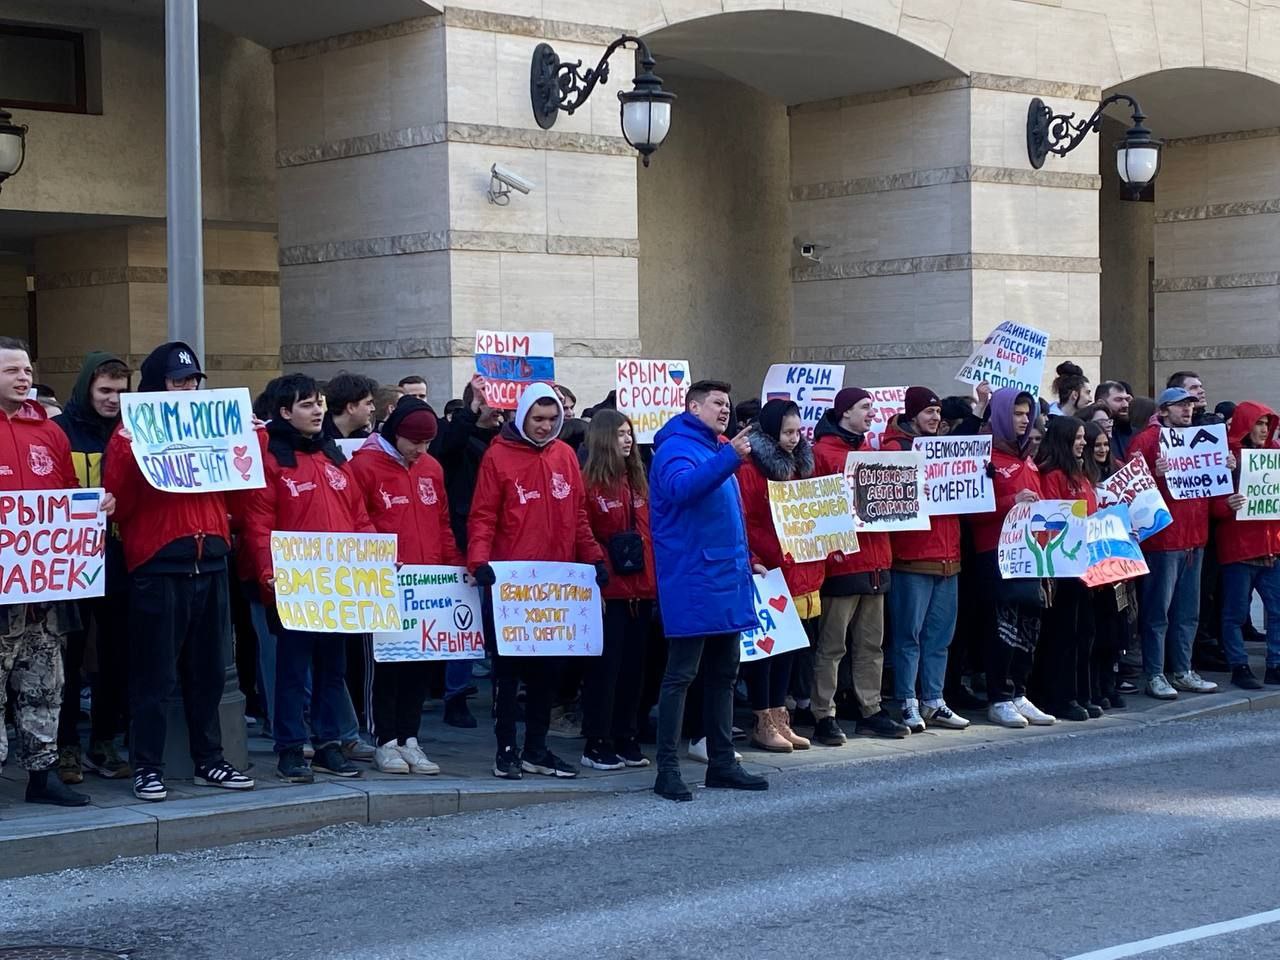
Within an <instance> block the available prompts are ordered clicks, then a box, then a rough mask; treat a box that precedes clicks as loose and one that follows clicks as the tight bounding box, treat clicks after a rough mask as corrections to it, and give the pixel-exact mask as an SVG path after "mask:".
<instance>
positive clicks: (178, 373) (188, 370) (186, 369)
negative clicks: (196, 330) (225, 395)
mask: <svg viewBox="0 0 1280 960" xmlns="http://www.w3.org/2000/svg"><path fill="white" fill-rule="evenodd" d="M164 375H165V376H166V377H167V378H168V379H170V380H186V379H188V378H189V377H200V378H201V379H202V380H203V379H206V377H205V373H204V371H203V370H201V369H200V360H199V358H198V357H197V356H196V355H195V352H194V351H192V350H191V348H190V347H188V346H187V345H186V344H181V343H180V344H176V345H175V346H174V347H173V348H172V349H170V351H169V356H168V357H166V358H165V361H164Z"/></svg>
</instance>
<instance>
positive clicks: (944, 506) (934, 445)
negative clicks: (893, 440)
mask: <svg viewBox="0 0 1280 960" xmlns="http://www.w3.org/2000/svg"><path fill="white" fill-rule="evenodd" d="M911 449H913V450H914V451H915V452H916V453H918V454H919V455H920V459H921V460H922V461H923V463H924V500H925V511H926V512H927V513H928V514H929V516H931V517H942V516H949V515H953V514H958V513H990V512H991V511H993V510H995V508H996V492H995V487H994V486H992V483H991V478H990V477H988V476H987V464H988V463H990V462H991V438H990V437H916V439H915V440H914V441H913V442H912V444H911Z"/></svg>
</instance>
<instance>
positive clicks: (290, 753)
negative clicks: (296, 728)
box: [276, 747, 316, 783]
mask: <svg viewBox="0 0 1280 960" xmlns="http://www.w3.org/2000/svg"><path fill="white" fill-rule="evenodd" d="M276 774H277V776H279V777H280V779H281V780H283V781H284V782H285V783H315V782H316V775H315V774H314V773H312V772H311V768H310V767H309V766H307V758H306V756H304V755H303V753H302V748H301V747H290V748H289V749H287V750H281V751H280V760H279V762H278V763H277V764H276Z"/></svg>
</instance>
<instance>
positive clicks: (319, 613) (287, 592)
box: [271, 530, 403, 633]
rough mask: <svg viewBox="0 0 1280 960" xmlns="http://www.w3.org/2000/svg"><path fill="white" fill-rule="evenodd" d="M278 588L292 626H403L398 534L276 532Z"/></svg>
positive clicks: (340, 629) (327, 629)
mask: <svg viewBox="0 0 1280 960" xmlns="http://www.w3.org/2000/svg"><path fill="white" fill-rule="evenodd" d="M271 565H272V571H273V577H272V588H273V589H274V591H275V596H276V614H277V615H278V616H279V617H280V623H281V625H282V626H283V627H284V628H285V629H286V630H300V631H303V632H307V633H380V632H387V631H392V630H399V629H401V625H402V622H403V621H402V619H401V616H400V609H399V603H398V600H399V598H398V596H397V594H396V535H395V534H394V533H313V532H310V531H289V530H273V531H272V532H271Z"/></svg>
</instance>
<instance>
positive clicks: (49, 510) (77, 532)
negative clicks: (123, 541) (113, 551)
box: [0, 488, 107, 605]
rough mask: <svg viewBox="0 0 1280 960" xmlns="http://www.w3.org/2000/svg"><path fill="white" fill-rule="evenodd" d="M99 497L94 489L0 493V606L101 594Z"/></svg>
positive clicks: (103, 536)
mask: <svg viewBox="0 0 1280 960" xmlns="http://www.w3.org/2000/svg"><path fill="white" fill-rule="evenodd" d="M102 495H103V494H102V490H100V489H96V488H95V489H89V490H81V489H74V490H11V491H6V492H4V493H0V605H4V604H11V603H48V602H51V601H54V600H80V599H83V598H85V597H101V596H102V595H103V594H104V593H105V590H106V581H107V575H106V570H105V565H106V544H107V517H106V514H104V513H103V512H102V509H101V505H102Z"/></svg>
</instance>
